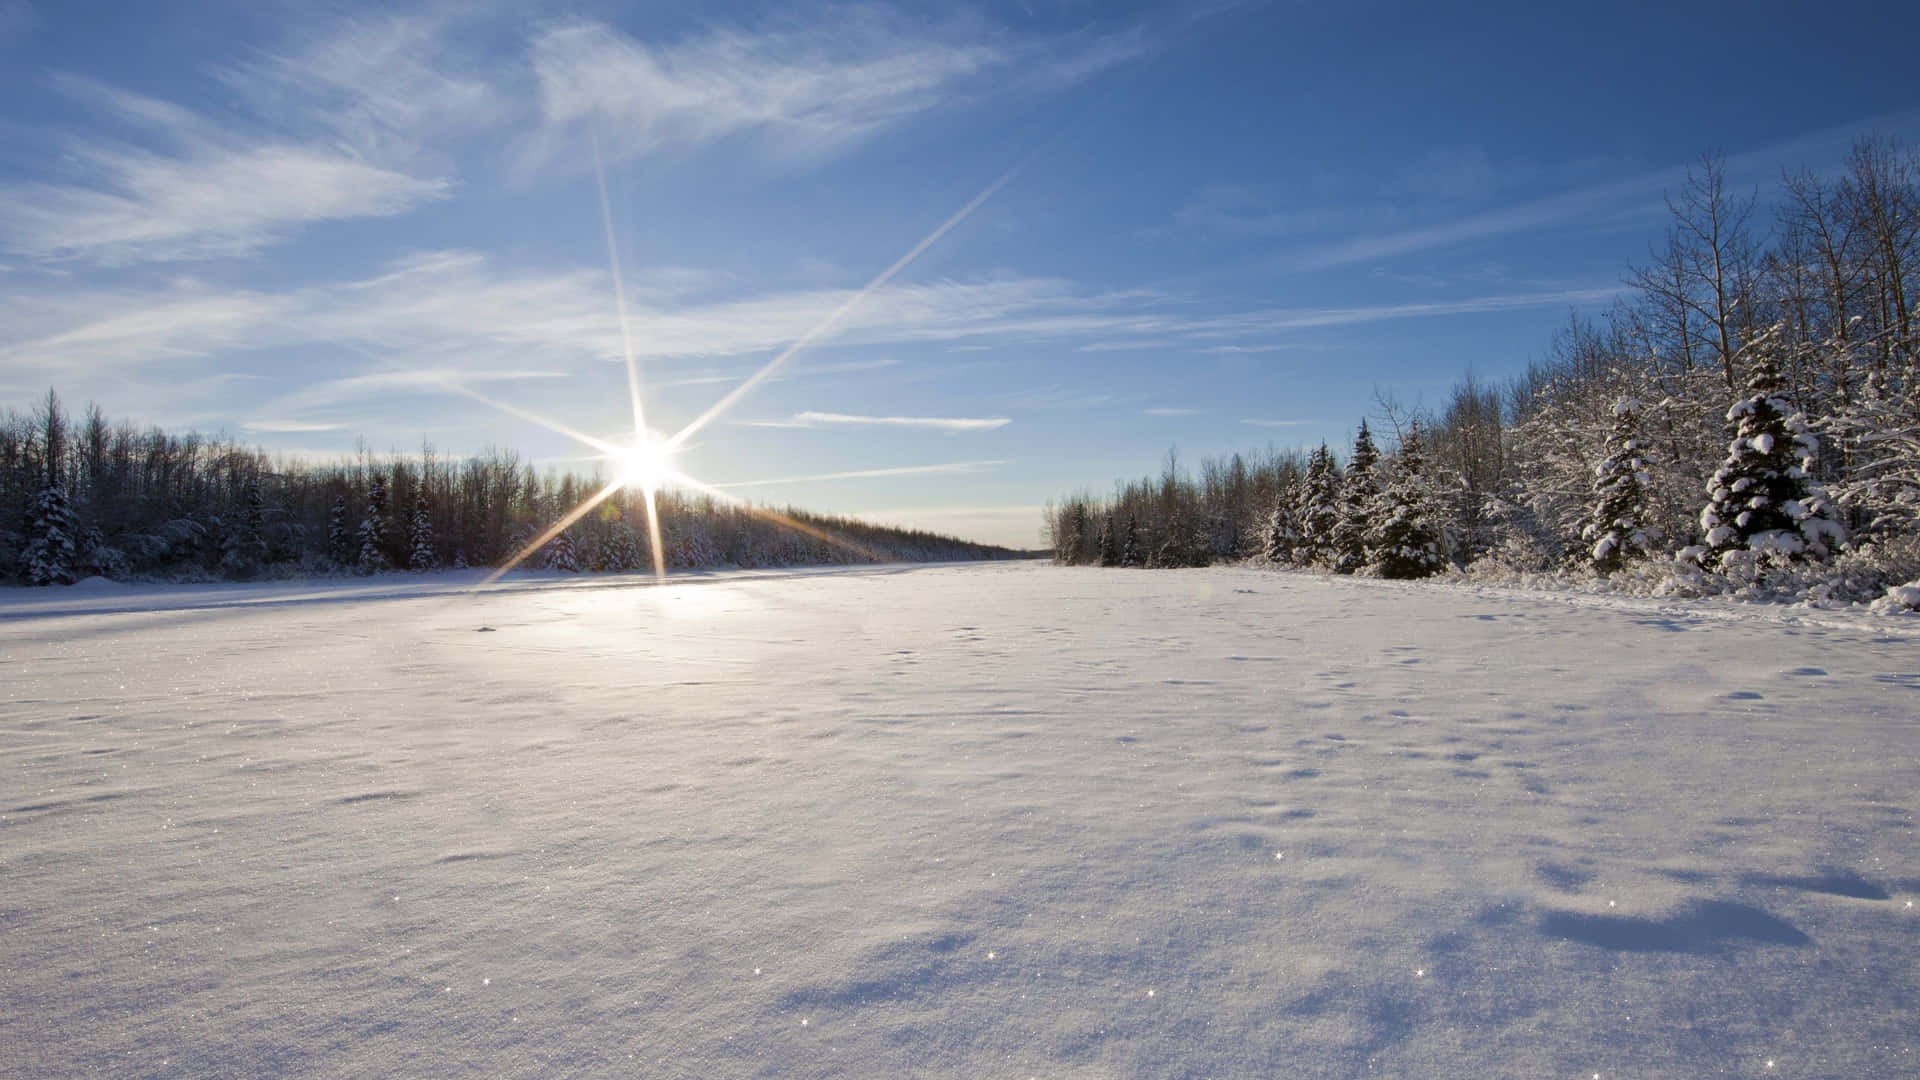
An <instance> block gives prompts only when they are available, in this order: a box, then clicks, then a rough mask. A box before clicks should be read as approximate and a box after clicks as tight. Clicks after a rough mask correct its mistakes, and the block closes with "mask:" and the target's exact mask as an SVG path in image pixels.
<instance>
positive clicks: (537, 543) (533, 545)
mask: <svg viewBox="0 0 1920 1080" xmlns="http://www.w3.org/2000/svg"><path fill="white" fill-rule="evenodd" d="M624 486H625V484H624V483H623V482H622V481H619V480H615V481H614V482H613V483H611V484H608V485H607V486H606V487H603V488H601V489H600V490H599V491H598V492H595V493H594V494H593V496H592V497H590V498H588V499H587V500H586V501H585V502H582V503H581V504H580V505H579V506H576V507H574V508H573V509H572V510H570V511H568V512H567V515H566V516H565V517H563V518H561V519H560V520H559V521H556V522H554V523H553V524H552V525H551V526H549V527H548V528H547V531H546V532H543V533H541V534H540V535H539V536H536V537H534V538H533V539H532V540H531V541H529V542H528V543H527V546H526V547H523V548H521V549H520V551H519V552H518V553H517V554H515V555H514V557H513V558H511V559H508V560H507V561H506V562H505V563H504V564H503V565H501V566H500V567H499V568H498V569H496V570H494V572H493V573H491V574H488V575H487V578H486V580H485V581H482V582H481V583H480V584H481V585H492V584H494V583H495V582H497V581H499V580H500V579H501V578H502V577H505V576H506V573H507V571H509V570H511V569H513V568H514V567H516V566H519V565H520V564H521V563H523V562H525V561H526V559H527V556H529V555H532V554H533V553H534V552H536V551H539V550H540V549H541V548H543V547H545V546H547V541H549V540H552V539H553V538H554V537H556V536H559V535H560V534H561V533H563V532H566V531H567V529H568V527H569V526H571V525H572V524H573V523H574V522H576V521H579V520H580V519H581V518H583V517H586V516H587V514H588V513H589V512H591V511H592V510H593V508H594V507H596V506H599V505H600V504H601V503H603V502H606V501H607V499H608V498H609V497H610V496H612V494H613V493H614V492H616V491H619V490H620V489H621V488H622V487H624ZM657 558H658V557H657V555H656V561H657Z"/></svg>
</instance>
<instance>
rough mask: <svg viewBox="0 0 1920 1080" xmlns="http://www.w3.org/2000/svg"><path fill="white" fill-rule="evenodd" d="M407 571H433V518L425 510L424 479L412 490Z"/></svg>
mask: <svg viewBox="0 0 1920 1080" xmlns="http://www.w3.org/2000/svg"><path fill="white" fill-rule="evenodd" d="M407 569H409V570H412V571H413V572H414V573H422V572H425V571H427V570H431V569H433V517H432V516H431V515H430V514H429V513H428V510H427V485H426V481H425V478H422V480H421V482H420V483H419V484H418V485H417V486H416V487H415V488H414V492H413V514H412V515H411V516H410V517H409V518H408V519H407Z"/></svg>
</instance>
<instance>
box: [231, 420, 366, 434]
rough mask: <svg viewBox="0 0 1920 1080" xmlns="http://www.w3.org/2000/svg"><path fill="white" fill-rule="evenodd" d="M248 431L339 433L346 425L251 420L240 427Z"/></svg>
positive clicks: (304, 421)
mask: <svg viewBox="0 0 1920 1080" xmlns="http://www.w3.org/2000/svg"><path fill="white" fill-rule="evenodd" d="M240 426H241V427H243V428H245V429H246V430H248V431H264V432H300V431H339V430H340V429H341V428H344V427H346V425H345V424H318V423H313V422H310V421H306V420H249V421H247V422H246V423H243V424H241V425H240Z"/></svg>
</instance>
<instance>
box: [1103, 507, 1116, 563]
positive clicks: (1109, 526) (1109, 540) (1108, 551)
mask: <svg viewBox="0 0 1920 1080" xmlns="http://www.w3.org/2000/svg"><path fill="white" fill-rule="evenodd" d="M1114 525H1115V522H1114V512H1113V511H1111V510H1109V511H1107V512H1106V514H1105V515H1104V516H1102V517H1101V518H1100V565H1101V566H1119V565H1120V538H1119V537H1118V536H1116V535H1115V533H1116V532H1117V531H1118V530H1117V529H1116V528H1115V527H1114Z"/></svg>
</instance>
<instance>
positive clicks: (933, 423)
mask: <svg viewBox="0 0 1920 1080" xmlns="http://www.w3.org/2000/svg"><path fill="white" fill-rule="evenodd" d="M744 423H746V424H747V425H748V426H752V427H800V428H810V427H820V426H822V425H840V424H852V425H859V426H868V427H909V428H935V429H937V430H940V431H991V430H993V429H994V428H999V427H1005V426H1007V425H1008V424H1011V423H1013V420H1012V418H1010V417H1005V416H998V417H989V418H973V417H946V416H857V415H854V414H851V413H831V412H800V413H794V414H793V416H792V417H790V418H788V419H786V420H749V421H744Z"/></svg>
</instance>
